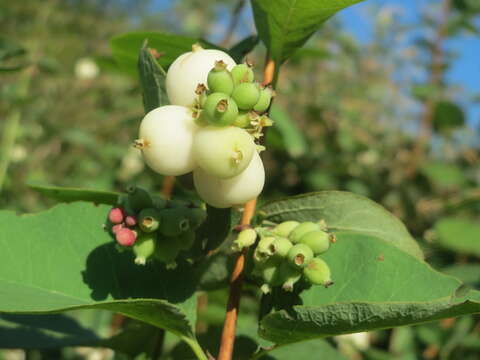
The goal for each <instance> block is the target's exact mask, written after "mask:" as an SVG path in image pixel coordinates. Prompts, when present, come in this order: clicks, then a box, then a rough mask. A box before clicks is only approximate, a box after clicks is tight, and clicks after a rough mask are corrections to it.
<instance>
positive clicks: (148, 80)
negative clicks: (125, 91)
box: [138, 43, 168, 113]
mask: <svg viewBox="0 0 480 360" xmlns="http://www.w3.org/2000/svg"><path fill="white" fill-rule="evenodd" d="M138 73H139V76H140V85H141V86H142V95H143V108H144V109H145V113H148V112H150V111H151V110H153V109H155V108H157V107H160V106H163V105H167V104H168V98H167V93H166V90H165V75H166V74H165V70H163V69H162V67H161V66H160V65H159V64H158V62H157V60H155V58H154V57H153V55H152V53H151V52H150V50H149V48H148V43H145V44H144V46H143V47H142V48H141V49H140V54H139V57H138Z"/></svg>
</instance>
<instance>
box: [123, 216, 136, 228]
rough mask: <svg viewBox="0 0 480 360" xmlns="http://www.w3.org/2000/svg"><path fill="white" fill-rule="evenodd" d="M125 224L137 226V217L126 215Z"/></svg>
mask: <svg viewBox="0 0 480 360" xmlns="http://www.w3.org/2000/svg"><path fill="white" fill-rule="evenodd" d="M125 224H126V225H127V226H129V227H132V226H135V225H137V219H136V218H135V216H131V215H128V216H127V217H125Z"/></svg>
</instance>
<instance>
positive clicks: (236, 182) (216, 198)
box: [193, 151, 265, 208]
mask: <svg viewBox="0 0 480 360" xmlns="http://www.w3.org/2000/svg"><path fill="white" fill-rule="evenodd" d="M193 182H194V184H195V188H196V190H197V192H198V195H199V196H200V197H201V198H202V199H203V201H205V202H206V203H207V204H209V205H211V206H213V207H217V208H228V207H231V206H233V205H241V204H244V203H246V202H247V201H249V200H252V199H255V198H256V197H257V196H258V195H260V193H261V192H262V189H263V185H264V183H265V170H264V168H263V163H262V159H260V156H259V155H258V153H257V152H256V151H255V153H254V155H253V158H252V161H251V162H250V164H249V165H248V167H247V168H246V169H245V170H244V171H243V172H242V173H240V174H239V175H237V176H235V177H233V178H230V179H219V178H217V177H215V176H212V175H209V174H207V173H206V172H205V171H203V170H202V169H200V168H197V169H195V170H194V171H193Z"/></svg>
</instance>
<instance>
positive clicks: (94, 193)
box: [28, 184, 120, 205]
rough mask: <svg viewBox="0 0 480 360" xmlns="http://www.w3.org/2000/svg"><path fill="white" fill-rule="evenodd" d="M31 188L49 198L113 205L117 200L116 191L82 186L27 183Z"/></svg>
mask: <svg viewBox="0 0 480 360" xmlns="http://www.w3.org/2000/svg"><path fill="white" fill-rule="evenodd" d="M28 186H29V187H30V188H31V189H33V190H35V191H38V192H39V193H40V194H42V195H45V196H47V197H49V198H52V199H55V200H58V201H62V202H72V201H90V202H93V203H95V204H107V205H115V204H116V203H117V200H118V195H120V194H119V193H117V192H113V191H106V190H93V189H82V188H69V187H61V186H53V185H40V184H29V185H28Z"/></svg>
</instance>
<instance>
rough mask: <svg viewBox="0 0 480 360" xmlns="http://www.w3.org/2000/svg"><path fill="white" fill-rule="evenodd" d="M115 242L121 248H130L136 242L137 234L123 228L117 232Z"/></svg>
mask: <svg viewBox="0 0 480 360" xmlns="http://www.w3.org/2000/svg"><path fill="white" fill-rule="evenodd" d="M115 240H117V243H118V244H120V245H122V246H132V245H133V244H135V241H136V240H137V233H136V232H135V231H133V230H131V229H129V228H123V229H120V230H118V231H117V233H116V234H115Z"/></svg>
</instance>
